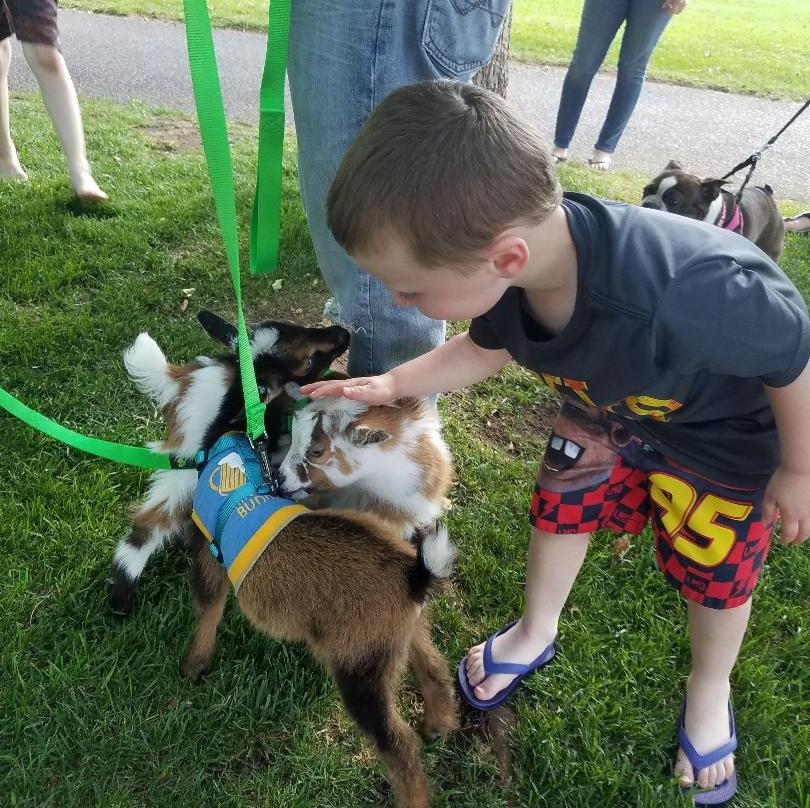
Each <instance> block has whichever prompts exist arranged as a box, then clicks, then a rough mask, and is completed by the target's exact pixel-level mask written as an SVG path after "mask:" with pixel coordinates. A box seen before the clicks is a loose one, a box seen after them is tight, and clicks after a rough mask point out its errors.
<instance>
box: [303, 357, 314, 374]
mask: <svg viewBox="0 0 810 808" xmlns="http://www.w3.org/2000/svg"><path fill="white" fill-rule="evenodd" d="M311 367H312V357H311V356H308V357H307V358H306V359H305V360H304V372H306V371H308V370H309V369H310V368H311Z"/></svg>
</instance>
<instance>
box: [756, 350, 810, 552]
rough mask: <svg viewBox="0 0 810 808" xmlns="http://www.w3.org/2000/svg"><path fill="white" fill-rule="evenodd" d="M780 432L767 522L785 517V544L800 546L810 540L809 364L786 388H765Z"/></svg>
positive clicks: (765, 509) (768, 490)
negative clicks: (779, 453)
mask: <svg viewBox="0 0 810 808" xmlns="http://www.w3.org/2000/svg"><path fill="white" fill-rule="evenodd" d="M765 392H766V394H767V396H768V400H769V401H770V404H771V409H772V410H773V415H774V418H775V420H776V428H777V430H778V432H779V447H780V450H781V453H782V462H781V464H780V465H779V468H778V469H777V470H776V471H775V472H774V473H773V476H772V477H771V479H770V482H769V483H768V487H767V488H766V489H765V500H764V502H763V506H762V511H763V518H764V519H765V520H766V521H774V520H775V519H776V516H777V510H778V511H779V513H781V515H782V533H781V536H780V541H781V543H782V544H800V543H801V542H803V541H804V540H805V539H806V538H808V536H810V418H808V417H807V412H808V408H809V407H810V363H808V365H807V367H805V369H804V370H803V371H802V372H801V374H800V375H799V376H798V377H797V378H796V379H795V380H794V381H792V382H791V383H790V384H788V385H785V386H784V387H768V386H767V385H766V386H765Z"/></svg>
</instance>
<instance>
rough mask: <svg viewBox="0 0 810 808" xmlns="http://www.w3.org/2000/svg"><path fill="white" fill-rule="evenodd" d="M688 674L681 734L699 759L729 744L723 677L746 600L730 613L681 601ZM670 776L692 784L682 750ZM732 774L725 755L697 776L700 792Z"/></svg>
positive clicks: (738, 639) (735, 649) (735, 648)
mask: <svg viewBox="0 0 810 808" xmlns="http://www.w3.org/2000/svg"><path fill="white" fill-rule="evenodd" d="M687 611H688V614H689V642H690V645H691V648H692V671H691V672H690V674H689V679H688V680H687V683H686V716H685V718H684V726H685V728H686V734H687V735H688V736H689V739H690V740H691V741H692V743H693V744H694V746H695V749H696V750H697V751H698V752H699V753H700V754H702V755H703V754H707V753H708V752H711V751H712V750H714V749H718V748H719V747H721V746H722V745H723V744H724V743H726V742H727V741H728V740H729V738H730V735H729V721H728V699H729V695H730V692H731V684H730V682H729V677H730V675H731V670H732V668H733V667H734V663H735V662H736V661H737V654H738V653H739V651H740V645H741V644H742V640H743V636H744V635H745V629H746V627H747V626H748V617H749V615H750V614H751V600H750V598H749V599H748V600H747V601H746V602H745V603H744V604H742V605H741V606H737V607H736V608H733V609H709V608H707V607H706V606H701V605H700V604H699V603H695V602H694V601H692V600H688V601H687ZM674 771H675V775H676V776H677V777H679V778H680V781H681V785H683V786H684V787H688V786H690V785H691V784H692V782H693V773H692V764H691V763H690V762H689V760H688V758H687V757H686V754H685V753H684V751H683V749H680V748H679V749H678V757H677V760H676V762H675V769H674ZM733 772H734V755H733V754H730V755H727V756H726V757H725V758H723V759H722V760H720V761H718V762H717V763H715V764H714V765H713V766H708V767H707V768H705V769H701V770H700V771H699V772H697V784H698V785H699V786H700V787H701V788H713V787H714V786H715V785H719V784H720V783H722V782H724V781H725V780H727V779H728V778H729V777H731V775H732V774H733Z"/></svg>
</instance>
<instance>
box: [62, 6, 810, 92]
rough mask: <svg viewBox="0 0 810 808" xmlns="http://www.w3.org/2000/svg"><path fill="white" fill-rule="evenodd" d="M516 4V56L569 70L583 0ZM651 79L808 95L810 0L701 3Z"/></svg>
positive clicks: (248, 13) (225, 9) (126, 9)
mask: <svg viewBox="0 0 810 808" xmlns="http://www.w3.org/2000/svg"><path fill="white" fill-rule="evenodd" d="M650 2H657V0H650ZM514 3H515V6H514V19H513V24H512V53H513V56H514V57H515V58H517V59H521V60H524V61H529V62H539V63H541V64H550V65H567V64H568V62H569V61H570V59H571V52H572V50H573V47H574V42H575V40H576V35H577V29H578V27H579V18H580V13H581V10H582V0H514ZM62 5H64V6H65V7H67V8H80V9H84V10H87V11H98V12H105V13H110V14H139V15H145V16H150V17H161V18H163V19H173V20H179V19H182V18H183V3H182V0H65V2H64V3H63V4H62ZM208 7H209V9H210V12H211V18H212V20H213V22H214V24H215V25H219V26H225V27H234V28H247V29H253V30H266V28H267V9H268V0H209V2H208ZM617 39H620V37H619V38H617ZM617 55H618V41H617V42H616V43H615V44H614V46H613V47H612V48H611V50H610V53H609V54H608V58H607V61H606V63H605V67H606V68H609V69H615V66H616V59H617ZM649 75H650V77H651V78H653V79H657V80H661V81H672V82H675V83H677V84H692V85H695V86H698V87H713V88H718V89H722V90H731V91H734V92H743V93H753V94H755V95H763V96H769V97H772V98H781V99H793V100H799V99H803V98H806V97H807V92H808V87H810V5H809V4H808V3H807V1H806V0H694V2H693V3H690V5H689V7H688V9H687V10H686V11H685V12H684V13H682V14H680V15H679V16H677V17H675V19H674V21H673V22H672V23H671V24H670V25H669V28H668V30H667V31H666V32H665V33H664V36H663V38H662V40H661V43H660V44H659V46H658V48H657V49H656V51H655V53H654V54H653V58H652V62H651V64H650V68H649Z"/></svg>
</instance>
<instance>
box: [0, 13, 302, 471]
mask: <svg viewBox="0 0 810 808" xmlns="http://www.w3.org/2000/svg"><path fill="white" fill-rule="evenodd" d="M184 12H185V17H186V39H187V42H188V52H189V65H190V68H191V76H192V86H193V88H194V99H195V103H196V106H197V117H198V120H199V125H200V135H201V138H202V142H203V149H204V152H205V159H206V163H207V165H208V174H209V178H210V181H211V190H212V193H213V196H214V204H215V207H216V211H217V218H218V220H219V225H220V231H221V235H222V241H223V244H224V247H225V255H226V258H227V261H228V266H229V269H230V273H231V280H232V282H233V287H234V292H235V295H236V311H237V329H238V335H239V347H238V353H239V368H240V374H241V379H242V392H243V395H244V399H245V416H246V419H247V431H248V435H249V436H250V441H251V445H252V446H253V447H254V448H255V450H256V452H257V454H258V457H259V461H260V463H261V466H262V471H263V474H264V475H265V477H266V479H268V481H272V480H274V477H275V472H274V471H273V469H272V467H271V466H270V461H269V455H268V446H267V436H266V434H265V427H264V412H265V404H264V403H263V402H262V401H261V397H260V396H259V391H258V385H257V383H256V373H255V371H254V369H253V358H252V355H251V350H250V343H249V341H248V336H247V328H246V326H245V318H244V313H243V311H242V289H241V283H240V275H239V240H238V233H237V227H236V197H235V193H234V182H233V169H232V167H231V153H230V147H229V145H228V132H227V126H226V123H225V110H224V107H223V103H222V91H221V88H220V81H219V73H218V70H217V63H216V57H215V55H214V41H213V36H212V33H211V20H210V18H209V16H208V8H207V6H206V4H205V0H184ZM289 28H290V0H271V3H270V10H269V17H268V26H267V53H266V60H265V67H264V73H263V75H262V83H261V89H260V94H259V156H258V165H257V170H256V191H255V195H254V200H253V210H252V216H251V227H250V268H251V271H252V272H254V273H257V274H262V273H266V272H271V271H272V270H273V269H275V267H276V263H277V261H278V245H279V234H280V219H281V160H282V153H283V148H284V75H285V70H286V64H287V42H288V39H289ZM0 407H3V408H4V409H5V410H7V411H8V412H9V413H11V414H12V415H13V416H15V417H16V418H19V419H20V420H21V421H23V422H24V423H26V424H28V425H29V426H32V427H34V429H37V430H39V431H40V432H43V433H44V434H46V435H48V436H49V437H51V438H55V439H56V440H59V441H61V442H62V443H65V444H67V445H68V446H72V447H73V448H76V449H81V450H82V451H84V452H88V453H89V454H94V455H96V456H98V457H103V458H106V459H108V460H114V461H116V462H118V463H126V464H128V465H133V466H139V467H141V468H150V469H177V468H191V467H193V464H191V463H187V462H185V461H183V460H182V459H179V458H175V457H172V456H168V455H164V454H161V453H159V452H153V451H152V450H151V449H145V448H143V447H141V446H129V445H127V444H122V443H114V442H112V441H105V440H100V439H98V438H92V437H88V436H86V435H82V434H80V433H78V432H75V431H74V430H72V429H68V428H67V427H65V426H63V425H62V424H59V423H57V422H56V421H53V420H51V419H50V418H47V417H46V416H44V415H42V414H41V413H39V412H37V411H36V410H33V409H31V408H30V407H27V406H26V405H25V404H23V403H22V402H21V401H19V400H18V399H16V398H15V397H14V396H12V395H11V394H10V393H8V392H7V391H5V390H4V389H3V388H2V387H0ZM271 485H272V482H271Z"/></svg>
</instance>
